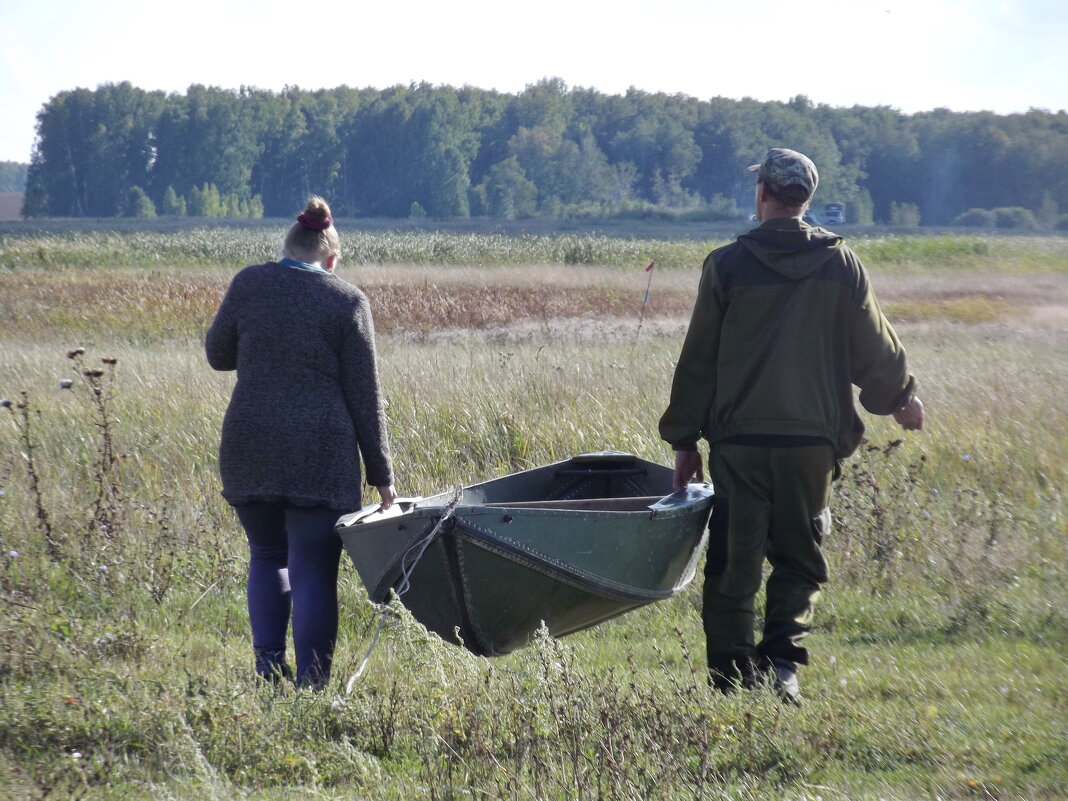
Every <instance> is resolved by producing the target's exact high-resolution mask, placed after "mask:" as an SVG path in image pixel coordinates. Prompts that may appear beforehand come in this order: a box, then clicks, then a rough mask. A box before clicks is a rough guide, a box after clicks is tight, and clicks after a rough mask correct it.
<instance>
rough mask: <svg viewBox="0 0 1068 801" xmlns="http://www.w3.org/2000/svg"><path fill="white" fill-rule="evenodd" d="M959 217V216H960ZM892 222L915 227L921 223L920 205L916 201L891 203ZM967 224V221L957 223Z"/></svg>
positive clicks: (903, 226) (901, 225)
mask: <svg viewBox="0 0 1068 801" xmlns="http://www.w3.org/2000/svg"><path fill="white" fill-rule="evenodd" d="M958 219H959V218H958ZM890 224H891V225H895V226H899V227H902V228H915V227H916V226H918V225H919V224H920V207H919V206H917V205H916V204H915V203H897V202H896V201H895V202H891V203H890ZM955 224H956V225H967V223H959V222H958V223H955Z"/></svg>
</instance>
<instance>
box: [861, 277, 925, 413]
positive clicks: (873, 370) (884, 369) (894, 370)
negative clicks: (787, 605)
mask: <svg viewBox="0 0 1068 801" xmlns="http://www.w3.org/2000/svg"><path fill="white" fill-rule="evenodd" d="M858 296H859V297H860V304H859V306H857V308H856V309H855V311H854V312H853V318H852V323H851V326H850V339H849V341H850V363H851V365H852V375H851V379H852V381H853V383H854V384H856V385H857V386H858V387H860V405H861V406H863V407H864V408H865V409H867V410H868V411H869V412H871V413H872V414H893V413H894V412H896V411H897V410H898V409H900V408H901V407H903V406H905V404H907V403H908V402H909V401H910V400H912V396H913V395H915V394H916V379H915V378H914V377H913V376H912V375H910V374H909V370H908V363H907V360H906V357H905V348H904V347H903V346H902V345H901V342H900V340H898V338H897V334H896V333H895V332H894V329H893V327H892V326H891V325H890V322H889V321H888V320H887V319H886V316H885V315H884V314H883V312H882V310H881V309H880V308H879V301H878V300H877V299H876V297H875V292H874V290H873V289H872V288H871V283H870V282H869V281H868V276H867V272H866V271H865V270H864V268H863V267H862V266H861V268H860V284H859V286H858Z"/></svg>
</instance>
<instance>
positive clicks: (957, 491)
mask: <svg viewBox="0 0 1068 801" xmlns="http://www.w3.org/2000/svg"><path fill="white" fill-rule="evenodd" d="M953 492H955V493H956V494H957V495H960V487H957V488H956V489H955V490H953Z"/></svg>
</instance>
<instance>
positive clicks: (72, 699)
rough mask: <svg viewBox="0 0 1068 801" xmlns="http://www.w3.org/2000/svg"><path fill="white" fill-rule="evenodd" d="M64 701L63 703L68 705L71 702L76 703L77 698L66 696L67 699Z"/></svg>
mask: <svg viewBox="0 0 1068 801" xmlns="http://www.w3.org/2000/svg"><path fill="white" fill-rule="evenodd" d="M64 703H65V704H67V705H68V706H69V705H71V704H76V703H78V699H77V698H68V699H67V700H66V701H64Z"/></svg>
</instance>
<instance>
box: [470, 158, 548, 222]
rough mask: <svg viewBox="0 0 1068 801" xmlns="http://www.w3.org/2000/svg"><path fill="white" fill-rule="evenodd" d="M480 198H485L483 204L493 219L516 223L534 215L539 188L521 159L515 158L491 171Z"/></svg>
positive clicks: (481, 190) (508, 159)
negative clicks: (524, 167)
mask: <svg viewBox="0 0 1068 801" xmlns="http://www.w3.org/2000/svg"><path fill="white" fill-rule="evenodd" d="M480 195H481V196H482V197H484V198H485V199H484V200H483V204H484V206H485V210H486V213H487V214H488V215H489V216H491V217H500V218H502V219H505V220H514V219H516V218H518V217H530V216H532V215H533V214H534V211H535V210H536V208H537V202H538V187H537V186H535V185H534V182H533V181H531V180H530V179H528V178H527V176H526V174H525V173H524V171H523V168H522V167H521V166H520V164H519V159H517V158H516V157H515V156H511V157H509V158H507V159H505V160H504V161H502V162H500V163H498V164H494V165H493V166H492V167H491V168H490V171H489V175H488V176H487V177H486V180H485V181H484V182H483V183H482V184H481V188H480Z"/></svg>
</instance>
